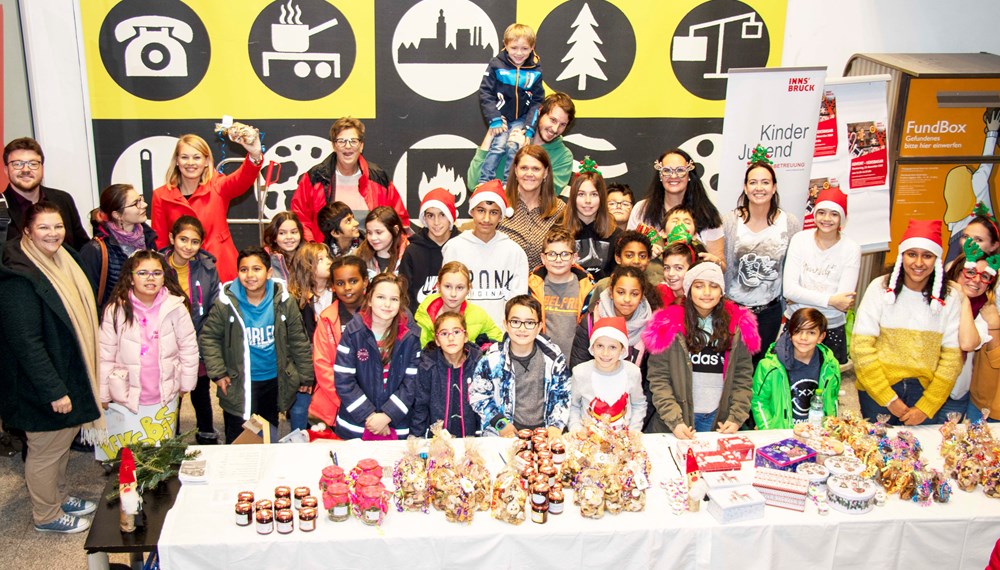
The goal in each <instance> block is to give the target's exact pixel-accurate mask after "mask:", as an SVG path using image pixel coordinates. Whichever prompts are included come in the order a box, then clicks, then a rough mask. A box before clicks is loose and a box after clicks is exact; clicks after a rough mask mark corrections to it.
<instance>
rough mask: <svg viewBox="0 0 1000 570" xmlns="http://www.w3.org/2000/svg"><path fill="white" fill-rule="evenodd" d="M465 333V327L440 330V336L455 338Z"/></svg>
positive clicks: (438, 335)
mask: <svg viewBox="0 0 1000 570" xmlns="http://www.w3.org/2000/svg"><path fill="white" fill-rule="evenodd" d="M463 334H465V329H454V330H450V331H438V332H437V337H438V338H453V337H457V336H461V335H463Z"/></svg>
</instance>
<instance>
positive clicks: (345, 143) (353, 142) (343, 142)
mask: <svg viewBox="0 0 1000 570" xmlns="http://www.w3.org/2000/svg"><path fill="white" fill-rule="evenodd" d="M333 142H334V144H336V145H337V146H340V147H344V148H354V147H356V146H358V145H359V144H361V139H334V140H333Z"/></svg>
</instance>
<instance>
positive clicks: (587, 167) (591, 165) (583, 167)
mask: <svg viewBox="0 0 1000 570" xmlns="http://www.w3.org/2000/svg"><path fill="white" fill-rule="evenodd" d="M584 172H593V173H594V174H601V171H600V170H598V169H597V163H596V162H594V161H593V160H591V158H590V156H589V155H588V156H585V157H583V160H581V161H580V174H583V173H584ZM602 176H603V175H602Z"/></svg>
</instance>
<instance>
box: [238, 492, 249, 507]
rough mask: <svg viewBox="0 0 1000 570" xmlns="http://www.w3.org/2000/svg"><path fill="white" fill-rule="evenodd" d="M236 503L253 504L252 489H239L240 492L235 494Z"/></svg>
mask: <svg viewBox="0 0 1000 570" xmlns="http://www.w3.org/2000/svg"><path fill="white" fill-rule="evenodd" d="M236 502H237V503H250V504H251V505H252V504H253V491H240V494H239V495H237V496H236Z"/></svg>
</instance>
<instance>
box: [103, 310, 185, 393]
mask: <svg viewBox="0 0 1000 570" xmlns="http://www.w3.org/2000/svg"><path fill="white" fill-rule="evenodd" d="M113 311H114V305H113V304H110V303H109V304H108V306H107V308H106V310H105V312H104V319H103V320H102V322H101V334H100V345H101V346H100V348H101V367H100V382H101V402H115V403H118V404H121V405H123V406H125V407H126V408H128V409H129V410H131V411H132V412H133V413H137V412H138V411H139V394H140V392H141V390H142V387H141V386H142V385H141V383H140V379H139V374H140V371H141V363H140V361H139V352H140V347H141V346H142V340H141V336H140V334H141V333H140V328H139V325H138V324H137V323H135V322H133V323H132V324H131V325H126V324H125V315H124V314H123V313H122V311H117V314H113ZM159 317H160V322H159V323H157V327H158V330H159V331H160V358H159V361H160V401H161V402H162V403H163V404H166V403H168V402H170V401H172V400H173V399H174V398H176V397H177V393H178V392H181V391H183V392H190V391H191V390H193V389H194V387H195V384H197V382H198V338H197V335H196V334H195V331H194V324H193V323H192V322H191V315H190V313H188V310H187V308H186V307H185V306H184V300H183V299H182V298H181V297H178V296H176V295H168V296H167V298H166V299H165V300H164V301H163V305H162V306H161V307H160V312H159ZM116 324H117V332H115V325H116Z"/></svg>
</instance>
